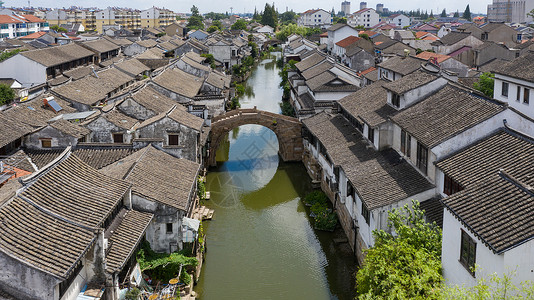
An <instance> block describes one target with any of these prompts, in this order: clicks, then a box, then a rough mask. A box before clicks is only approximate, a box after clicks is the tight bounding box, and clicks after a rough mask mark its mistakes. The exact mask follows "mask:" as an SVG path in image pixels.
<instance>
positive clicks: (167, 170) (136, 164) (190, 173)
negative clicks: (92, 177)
mask: <svg viewBox="0 0 534 300" xmlns="http://www.w3.org/2000/svg"><path fill="white" fill-rule="evenodd" d="M199 169H200V165H199V164H197V163H195V162H192V161H189V160H187V159H182V158H176V157H174V156H172V155H170V154H167V153H165V152H163V151H161V150H158V149H156V148H154V147H153V146H147V147H146V148H145V149H142V150H139V151H137V152H136V153H134V154H132V155H130V156H128V157H125V158H123V159H121V160H120V161H118V162H116V163H114V164H111V165H109V166H107V167H105V168H103V169H102V170H101V172H103V173H104V174H108V175H110V176H113V177H115V178H124V180H126V181H128V182H131V183H132V184H133V186H132V193H134V194H136V195H139V196H141V197H146V198H147V199H150V200H153V201H157V202H160V203H163V204H165V205H169V206H171V207H175V208H178V209H181V210H187V209H188V208H189V206H190V204H191V203H190V202H189V201H190V200H191V199H190V195H193V197H195V193H196V191H195V189H194V186H195V183H196V180H197V175H198V171H199ZM147 174H150V176H147Z"/></svg>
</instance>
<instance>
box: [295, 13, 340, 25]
mask: <svg viewBox="0 0 534 300" xmlns="http://www.w3.org/2000/svg"><path fill="white" fill-rule="evenodd" d="M332 23H333V19H332V15H331V14H330V13H329V12H327V11H326V10H324V9H309V10H307V11H305V12H303V13H302V14H301V15H300V17H299V19H298V20H297V24H298V25H299V26H305V27H321V26H325V25H326V26H328V25H332Z"/></svg>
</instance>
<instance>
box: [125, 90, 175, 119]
mask: <svg viewBox="0 0 534 300" xmlns="http://www.w3.org/2000/svg"><path fill="white" fill-rule="evenodd" d="M131 98H132V99H133V100H134V101H135V102H137V103H138V104H139V105H141V106H143V107H145V108H146V109H148V110H151V111H153V112H155V113H156V114H159V113H164V112H167V111H169V109H171V107H173V106H174V105H175V104H176V101H174V100H172V99H171V98H169V97H167V96H165V95H163V94H161V93H160V92H158V91H156V90H155V89H154V88H153V87H151V86H149V85H147V86H145V87H144V88H142V89H141V90H139V91H138V92H136V93H135V94H133V95H132V96H131Z"/></svg>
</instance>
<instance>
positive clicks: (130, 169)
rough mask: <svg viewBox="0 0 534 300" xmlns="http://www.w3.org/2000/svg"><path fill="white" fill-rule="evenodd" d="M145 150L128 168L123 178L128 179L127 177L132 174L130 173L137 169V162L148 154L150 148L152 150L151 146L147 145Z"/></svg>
mask: <svg viewBox="0 0 534 300" xmlns="http://www.w3.org/2000/svg"><path fill="white" fill-rule="evenodd" d="M145 148H146V149H145V152H143V153H141V155H140V156H139V158H137V160H136V161H135V162H134V163H133V164H132V166H131V167H130V168H129V169H128V171H127V172H126V174H124V176H122V180H126V178H128V176H130V174H131V173H132V171H133V170H134V169H135V167H136V166H137V164H138V163H139V161H141V159H143V157H145V155H146V154H147V152H148V150H150V147H146V146H145Z"/></svg>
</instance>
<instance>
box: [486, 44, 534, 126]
mask: <svg viewBox="0 0 534 300" xmlns="http://www.w3.org/2000/svg"><path fill="white" fill-rule="evenodd" d="M492 71H494V72H495V84H494V87H495V88H494V91H493V97H494V98H495V99H497V100H499V101H503V102H506V103H508V105H510V106H511V107H513V108H515V109H517V110H518V111H520V112H522V113H524V114H526V115H527V116H529V117H531V118H533V117H534V101H530V99H533V100H534V92H533V91H534V53H532V52H529V53H528V54H526V55H523V56H521V57H519V58H517V59H515V60H513V61H511V62H508V63H504V64H502V65H500V66H498V67H496V68H494V70H492ZM531 102H533V104H530V103H531Z"/></svg>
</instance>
